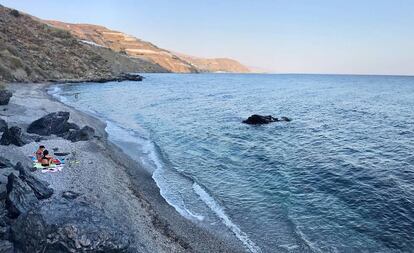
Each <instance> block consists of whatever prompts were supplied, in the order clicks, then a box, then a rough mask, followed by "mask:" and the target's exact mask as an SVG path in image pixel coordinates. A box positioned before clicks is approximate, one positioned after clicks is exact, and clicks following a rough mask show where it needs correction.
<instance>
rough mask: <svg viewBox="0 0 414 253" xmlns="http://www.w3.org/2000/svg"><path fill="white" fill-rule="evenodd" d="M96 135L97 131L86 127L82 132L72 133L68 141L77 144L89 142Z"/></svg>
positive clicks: (69, 134) (68, 136)
mask: <svg viewBox="0 0 414 253" xmlns="http://www.w3.org/2000/svg"><path fill="white" fill-rule="evenodd" d="M94 135H95V129H93V128H92V127H90V126H84V127H83V128H82V129H80V130H76V131H70V132H69V133H68V135H67V137H66V139H68V140H70V141H72V142H77V141H88V140H90V139H92V138H93V136H94Z"/></svg>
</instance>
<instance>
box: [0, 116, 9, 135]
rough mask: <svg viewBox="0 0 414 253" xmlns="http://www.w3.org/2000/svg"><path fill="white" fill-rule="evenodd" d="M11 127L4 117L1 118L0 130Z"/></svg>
mask: <svg viewBox="0 0 414 253" xmlns="http://www.w3.org/2000/svg"><path fill="white" fill-rule="evenodd" d="M8 128H9V126H8V125H7V122H6V121H5V120H4V119H0V132H4V131H6V130H7V129H8Z"/></svg>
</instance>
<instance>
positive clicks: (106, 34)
mask: <svg viewBox="0 0 414 253" xmlns="http://www.w3.org/2000/svg"><path fill="white" fill-rule="evenodd" d="M45 22H47V23H48V24H50V25H52V26H54V27H57V28H61V29H66V30H68V31H70V32H71V33H72V34H73V35H74V36H76V37H77V38H79V39H80V40H84V41H88V42H92V43H95V44H97V45H100V46H103V47H107V48H110V49H112V50H114V51H116V52H120V53H124V54H127V55H129V56H132V57H135V58H138V59H143V60H149V61H152V62H154V63H156V64H159V65H160V66H162V67H163V68H165V69H167V70H168V71H170V72H179V73H192V72H198V70H197V69H196V68H195V67H194V66H193V65H191V64H190V63H188V62H186V61H184V60H183V59H181V58H179V57H178V56H176V55H175V54H173V53H171V52H169V51H167V50H164V49H161V48H158V47H157V46H155V45H153V44H151V43H149V42H146V41H143V40H140V39H137V38H135V37H132V36H130V35H127V34H124V33H122V32H118V31H113V30H109V29H108V28H106V27H103V26H97V25H89V24H68V23H63V22H59V21H45Z"/></svg>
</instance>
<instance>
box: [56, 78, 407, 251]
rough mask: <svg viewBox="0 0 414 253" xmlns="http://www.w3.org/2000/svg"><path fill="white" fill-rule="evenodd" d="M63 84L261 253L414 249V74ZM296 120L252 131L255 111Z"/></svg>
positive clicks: (62, 91)
mask: <svg viewBox="0 0 414 253" xmlns="http://www.w3.org/2000/svg"><path fill="white" fill-rule="evenodd" d="M145 77H146V79H145V80H144V81H143V82H122V83H106V84H79V85H70V86H59V87H58V88H57V89H56V90H55V91H54V92H55V94H56V95H59V97H60V98H61V99H62V100H63V101H64V102H66V103H69V104H71V105H74V106H75V107H77V108H79V109H82V110H85V111H88V112H92V113H94V114H95V115H98V116H99V117H101V118H102V119H104V120H106V121H107V122H108V128H107V131H108V133H109V136H110V138H111V140H112V141H113V142H115V143H116V144H118V145H119V146H120V147H122V148H123V149H124V150H125V151H126V152H127V153H128V154H129V155H131V156H132V157H134V158H135V159H137V161H139V162H140V163H142V164H143V165H144V166H145V167H146V168H147V169H148V170H150V171H151V172H153V178H154V179H155V180H156V182H157V184H158V185H159V187H160V189H161V193H162V195H163V196H164V198H165V199H166V200H167V201H168V202H169V203H170V204H171V205H173V206H174V207H175V208H176V209H177V211H179V212H180V213H181V214H182V215H183V216H185V217H187V218H188V219H193V220H194V221H196V222H201V223H203V224H206V225H207V226H210V227H211V228H212V229H215V230H217V231H221V230H223V229H226V230H228V231H230V232H231V233H234V234H235V235H236V236H237V237H238V238H239V239H240V240H241V241H243V243H244V244H245V246H246V249H248V250H250V251H252V252H410V251H413V249H414V154H413V150H414V118H413V116H414V78H412V77H385V76H334V75H325V76H324V75H253V74H252V75H236V74H198V75H197V74H194V75H192V74H191V75H190V74H188V75H187V74H185V75H180V74H146V75H145ZM254 113H258V114H264V115H268V114H272V115H274V116H277V117H280V116H287V117H289V118H292V119H293V120H292V122H288V123H287V122H280V123H272V124H270V125H264V126H249V125H245V124H241V121H242V120H243V119H245V118H247V117H248V116H250V115H251V114H254Z"/></svg>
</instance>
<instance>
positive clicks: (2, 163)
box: [0, 157, 13, 169]
mask: <svg viewBox="0 0 414 253" xmlns="http://www.w3.org/2000/svg"><path fill="white" fill-rule="evenodd" d="M7 167H13V164H12V163H11V162H10V160H9V159H7V158H4V157H0V169H4V168H7Z"/></svg>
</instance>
